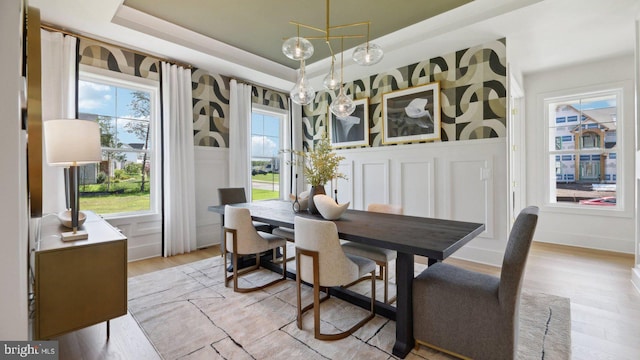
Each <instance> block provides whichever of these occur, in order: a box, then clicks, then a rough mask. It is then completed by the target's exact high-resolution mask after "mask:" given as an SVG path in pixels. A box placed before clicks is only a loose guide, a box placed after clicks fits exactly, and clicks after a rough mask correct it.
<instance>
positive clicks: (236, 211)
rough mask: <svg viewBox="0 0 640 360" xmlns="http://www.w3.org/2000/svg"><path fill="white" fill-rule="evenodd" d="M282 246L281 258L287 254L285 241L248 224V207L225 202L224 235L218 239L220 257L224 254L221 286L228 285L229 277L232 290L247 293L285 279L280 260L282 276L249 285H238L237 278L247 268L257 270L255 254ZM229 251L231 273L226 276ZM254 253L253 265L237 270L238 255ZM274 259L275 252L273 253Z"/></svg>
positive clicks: (285, 271)
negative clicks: (258, 284)
mask: <svg viewBox="0 0 640 360" xmlns="http://www.w3.org/2000/svg"><path fill="white" fill-rule="evenodd" d="M278 247H282V255H283V259H286V257H287V241H286V240H285V239H283V238H280V237H277V236H275V235H272V234H269V233H265V232H261V231H260V232H259V231H257V230H256V228H255V227H254V226H253V224H252V223H251V213H250V212H249V209H245V208H238V207H232V206H229V205H226V206H225V207H224V238H223V241H222V256H223V257H224V285H225V286H228V284H229V280H233V291H236V292H249V291H255V290H259V289H263V288H265V287H267V286H269V285H273V284H275V283H276V282H279V281H282V280H286V278H287V262H286V261H283V263H282V278H281V279H280V278H279V279H275V280H273V281H271V282H269V283H267V284H264V285H261V286H257V287H252V288H240V287H238V278H239V276H241V275H244V274H246V273H248V272H250V271H253V270H257V269H258V268H259V267H260V256H259V254H260V253H262V252H264V251H268V250H274V251H275V249H276V248H278ZM229 253H231V263H232V267H233V274H232V275H229V276H227V259H228V256H227V255H228V254H229ZM251 254H255V255H256V264H255V265H254V266H251V267H248V268H244V269H242V270H239V269H238V255H251ZM274 259H275V255H274Z"/></svg>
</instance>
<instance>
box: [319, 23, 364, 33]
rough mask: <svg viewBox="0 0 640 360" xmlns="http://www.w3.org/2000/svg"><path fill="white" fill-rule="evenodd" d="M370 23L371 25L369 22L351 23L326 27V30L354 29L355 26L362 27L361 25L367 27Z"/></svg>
mask: <svg viewBox="0 0 640 360" xmlns="http://www.w3.org/2000/svg"><path fill="white" fill-rule="evenodd" d="M370 23H371V21H360V22H355V23H351V24H342V25H334V26H327V29H329V30H335V29H343V28H348V27H355V26H363V25H367V26H368V25H369V24H370ZM363 36H364V35H363Z"/></svg>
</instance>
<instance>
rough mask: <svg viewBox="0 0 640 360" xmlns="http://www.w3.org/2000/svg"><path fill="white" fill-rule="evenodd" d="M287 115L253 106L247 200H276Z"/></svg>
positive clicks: (279, 187)
mask: <svg viewBox="0 0 640 360" xmlns="http://www.w3.org/2000/svg"><path fill="white" fill-rule="evenodd" d="M286 116H287V114H286V113H285V112H282V113H281V112H278V111H277V109H271V108H263V107H260V106H256V105H255V104H254V106H253V110H252V114H251V199H252V200H266V199H280V198H281V194H280V189H281V188H282V182H281V179H280V176H281V171H280V169H281V167H280V165H281V164H280V149H282V148H283V146H282V144H283V143H282V138H283V136H282V134H283V124H284V120H285V119H286Z"/></svg>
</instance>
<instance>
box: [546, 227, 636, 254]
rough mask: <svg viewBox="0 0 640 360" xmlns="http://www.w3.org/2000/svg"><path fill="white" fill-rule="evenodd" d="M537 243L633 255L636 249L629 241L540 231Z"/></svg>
mask: <svg viewBox="0 0 640 360" xmlns="http://www.w3.org/2000/svg"><path fill="white" fill-rule="evenodd" d="M549 239H553V240H549ZM535 241H539V242H546V243H550V244H559V245H568V246H576V247H581V248H587V249H594V250H605V251H613V252H618V253H624V254H633V253H634V247H635V244H634V242H633V241H632V240H629V239H622V238H615V237H601V236H593V235H585V234H570V233H561V232H555V231H539V230H536V235H535Z"/></svg>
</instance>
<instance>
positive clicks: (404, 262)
mask: <svg viewBox="0 0 640 360" xmlns="http://www.w3.org/2000/svg"><path fill="white" fill-rule="evenodd" d="M396 289H397V299H396V343H395V345H394V346H393V355H395V356H398V357H400V358H404V357H405V356H407V354H409V352H410V351H411V349H413V346H414V339H413V254H407V253H402V252H398V258H397V259H396Z"/></svg>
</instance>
